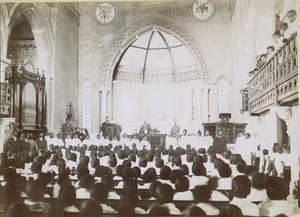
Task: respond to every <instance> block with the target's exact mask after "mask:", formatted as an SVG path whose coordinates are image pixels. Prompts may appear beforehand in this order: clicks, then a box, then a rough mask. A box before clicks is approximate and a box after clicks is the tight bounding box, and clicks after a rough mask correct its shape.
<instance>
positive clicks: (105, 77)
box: [98, 15, 209, 87]
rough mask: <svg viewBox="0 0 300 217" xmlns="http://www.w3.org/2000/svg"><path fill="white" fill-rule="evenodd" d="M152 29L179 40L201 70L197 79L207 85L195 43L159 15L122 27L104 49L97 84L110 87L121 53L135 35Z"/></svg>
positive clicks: (170, 20)
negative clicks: (159, 30)
mask: <svg viewBox="0 0 300 217" xmlns="http://www.w3.org/2000/svg"><path fill="white" fill-rule="evenodd" d="M153 28H157V29H161V30H163V31H165V32H167V33H169V34H172V35H174V36H175V37H176V38H178V39H179V40H181V41H182V42H183V43H184V44H185V45H186V46H187V47H188V49H189V50H190V51H191V53H192V54H193V56H194V58H195V60H196V62H197V67H198V69H201V70H202V75H200V76H199V77H200V78H201V80H202V82H203V84H207V83H209V72H208V68H207V64H206V62H205V59H204V57H203V55H202V52H201V49H200V47H199V46H198V43H197V41H196V40H195V39H194V38H193V37H192V36H191V34H190V33H188V31H187V30H185V29H184V28H182V27H181V26H180V24H178V23H176V21H174V20H172V19H170V18H167V17H163V16H160V15H148V16H145V17H143V18H141V19H139V20H137V21H135V22H132V23H131V24H129V25H128V26H126V27H124V28H123V29H122V30H121V31H120V32H119V34H117V35H116V37H115V38H114V39H113V40H112V41H111V42H110V44H109V45H108V46H107V47H106V49H105V51H104V52H103V53H104V54H105V56H102V58H101V63H100V66H99V77H98V83H99V85H100V86H106V87H110V86H111V84H112V81H113V71H114V68H115V66H116V64H117V62H118V60H119V58H120V57H121V55H122V53H123V52H124V51H125V50H126V49H127V48H128V47H129V46H130V44H131V43H133V42H134V41H135V40H136V36H137V35H139V34H142V33H144V32H146V31H149V30H151V29H153Z"/></svg>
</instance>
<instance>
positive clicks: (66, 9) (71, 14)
mask: <svg viewBox="0 0 300 217" xmlns="http://www.w3.org/2000/svg"><path fill="white" fill-rule="evenodd" d="M55 4H56V5H57V6H59V7H60V8H61V9H62V10H63V11H64V12H65V13H66V14H67V15H68V16H69V17H70V18H71V19H73V20H75V21H76V23H77V24H78V25H79V24H80V14H79V13H78V11H77V10H75V9H74V8H73V7H72V6H71V5H70V4H69V3H68V2H57V3H55Z"/></svg>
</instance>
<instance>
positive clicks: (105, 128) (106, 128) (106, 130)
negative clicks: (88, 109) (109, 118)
mask: <svg viewBox="0 0 300 217" xmlns="http://www.w3.org/2000/svg"><path fill="white" fill-rule="evenodd" d="M101 131H102V135H103V138H106V137H108V138H109V140H112V137H113V133H114V124H112V123H109V122H106V121H105V122H103V123H102V125H101Z"/></svg>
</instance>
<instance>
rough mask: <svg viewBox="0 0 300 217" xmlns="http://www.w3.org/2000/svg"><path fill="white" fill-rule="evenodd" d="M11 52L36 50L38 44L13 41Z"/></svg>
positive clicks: (31, 41)
mask: <svg viewBox="0 0 300 217" xmlns="http://www.w3.org/2000/svg"><path fill="white" fill-rule="evenodd" d="M10 43H11V48H10V49H11V50H30V49H31V50H34V49H36V44H35V41H34V40H12V41H11V42H10Z"/></svg>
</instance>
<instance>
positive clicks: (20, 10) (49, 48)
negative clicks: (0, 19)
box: [8, 3, 55, 77]
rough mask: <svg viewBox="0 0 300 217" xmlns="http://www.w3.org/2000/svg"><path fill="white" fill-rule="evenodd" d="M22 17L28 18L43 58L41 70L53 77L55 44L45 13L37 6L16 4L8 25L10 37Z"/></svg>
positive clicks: (40, 60) (41, 59)
mask: <svg viewBox="0 0 300 217" xmlns="http://www.w3.org/2000/svg"><path fill="white" fill-rule="evenodd" d="M20 16H24V17H26V19H27V21H28V23H29V25H30V27H31V29H32V32H33V35H34V39H35V43H36V46H37V52H38V55H39V56H40V57H43V58H39V60H38V62H39V64H42V67H39V68H40V69H41V70H45V75H48V76H50V77H52V76H53V73H54V70H53V67H52V66H51V65H52V61H53V55H54V47H55V46H54V45H55V43H54V38H53V35H52V31H51V27H50V23H48V22H47V21H45V17H44V15H43V11H40V8H36V5H35V4H32V3H16V4H14V5H13V7H12V9H11V10H10V21H9V24H8V35H9V36H10V33H11V31H12V28H13V27H14V24H15V22H16V21H17V19H18V18H19V17H20ZM8 39H9V37H8ZM36 67H38V66H36ZM51 75H52V76H51ZM48 76H46V77H48Z"/></svg>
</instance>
